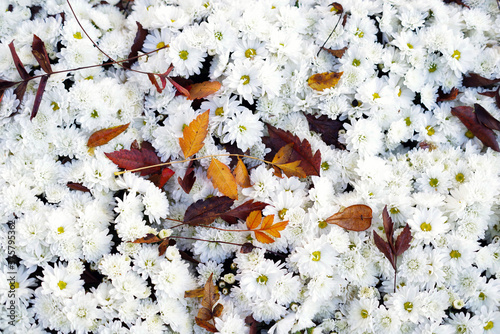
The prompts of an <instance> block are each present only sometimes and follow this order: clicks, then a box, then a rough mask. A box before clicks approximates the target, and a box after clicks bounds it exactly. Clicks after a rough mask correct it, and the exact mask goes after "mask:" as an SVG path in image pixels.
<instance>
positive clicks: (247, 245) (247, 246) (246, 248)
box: [240, 242, 255, 254]
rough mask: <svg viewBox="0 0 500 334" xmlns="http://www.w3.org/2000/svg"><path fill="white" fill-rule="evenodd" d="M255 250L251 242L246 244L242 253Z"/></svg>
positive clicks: (242, 248) (242, 247)
mask: <svg viewBox="0 0 500 334" xmlns="http://www.w3.org/2000/svg"><path fill="white" fill-rule="evenodd" d="M254 248H255V246H254V245H252V244H251V243H250V242H245V243H244V244H243V245H242V246H241V248H240V253H242V254H247V253H250V252H251V251H253V249H254Z"/></svg>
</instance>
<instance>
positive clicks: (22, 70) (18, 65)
mask: <svg viewBox="0 0 500 334" xmlns="http://www.w3.org/2000/svg"><path fill="white" fill-rule="evenodd" d="M9 49H10V53H11V55H12V59H13V60H14V65H16V69H17V72H18V73H19V75H20V76H21V78H22V79H23V80H25V81H26V80H29V79H30V75H29V74H28V72H27V71H26V69H25V68H24V64H23V62H22V61H21V59H19V56H18V55H17V52H16V48H15V47H14V41H12V42H10V43H9ZM19 101H21V100H19Z"/></svg>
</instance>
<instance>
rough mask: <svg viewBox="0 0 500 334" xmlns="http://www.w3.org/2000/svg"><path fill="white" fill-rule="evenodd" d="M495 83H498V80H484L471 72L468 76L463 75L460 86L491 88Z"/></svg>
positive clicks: (499, 80)
mask: <svg viewBox="0 0 500 334" xmlns="http://www.w3.org/2000/svg"><path fill="white" fill-rule="evenodd" d="M497 82H500V79H486V78H485V77H482V76H480V75H479V74H476V73H472V72H471V73H469V76H465V75H464V77H463V81H462V84H463V85H464V87H488V86H493V85H494V84H496V83H497Z"/></svg>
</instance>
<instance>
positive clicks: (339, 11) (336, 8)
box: [328, 2, 344, 14]
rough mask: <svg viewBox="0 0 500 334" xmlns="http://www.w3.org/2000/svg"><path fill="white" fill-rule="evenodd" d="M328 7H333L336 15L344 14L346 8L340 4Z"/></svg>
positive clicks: (336, 3) (335, 3) (334, 3)
mask: <svg viewBox="0 0 500 334" xmlns="http://www.w3.org/2000/svg"><path fill="white" fill-rule="evenodd" d="M328 6H332V9H331V11H335V14H342V13H343V12H344V7H342V5H341V4H339V3H338V2H332V3H331V4H329V5H328Z"/></svg>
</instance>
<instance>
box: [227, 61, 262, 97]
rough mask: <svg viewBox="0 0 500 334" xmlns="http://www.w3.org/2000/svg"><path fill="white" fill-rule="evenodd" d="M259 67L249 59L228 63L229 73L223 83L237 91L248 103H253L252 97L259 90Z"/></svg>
mask: <svg viewBox="0 0 500 334" xmlns="http://www.w3.org/2000/svg"><path fill="white" fill-rule="evenodd" d="M260 67H261V65H257V64H256V63H255V62H253V61H250V60H243V61H236V62H235V63H232V64H230V65H229V70H230V73H229V75H228V76H227V78H226V79H225V80H224V81H223V85H224V86H225V87H226V86H227V87H228V88H230V89H233V90H235V91H237V92H238V94H239V95H241V96H242V97H243V98H244V99H245V100H247V101H248V102H249V103H251V104H253V103H254V99H253V98H254V97H259V96H260V94H261V92H260V88H261V82H260V70H261V69H260Z"/></svg>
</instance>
